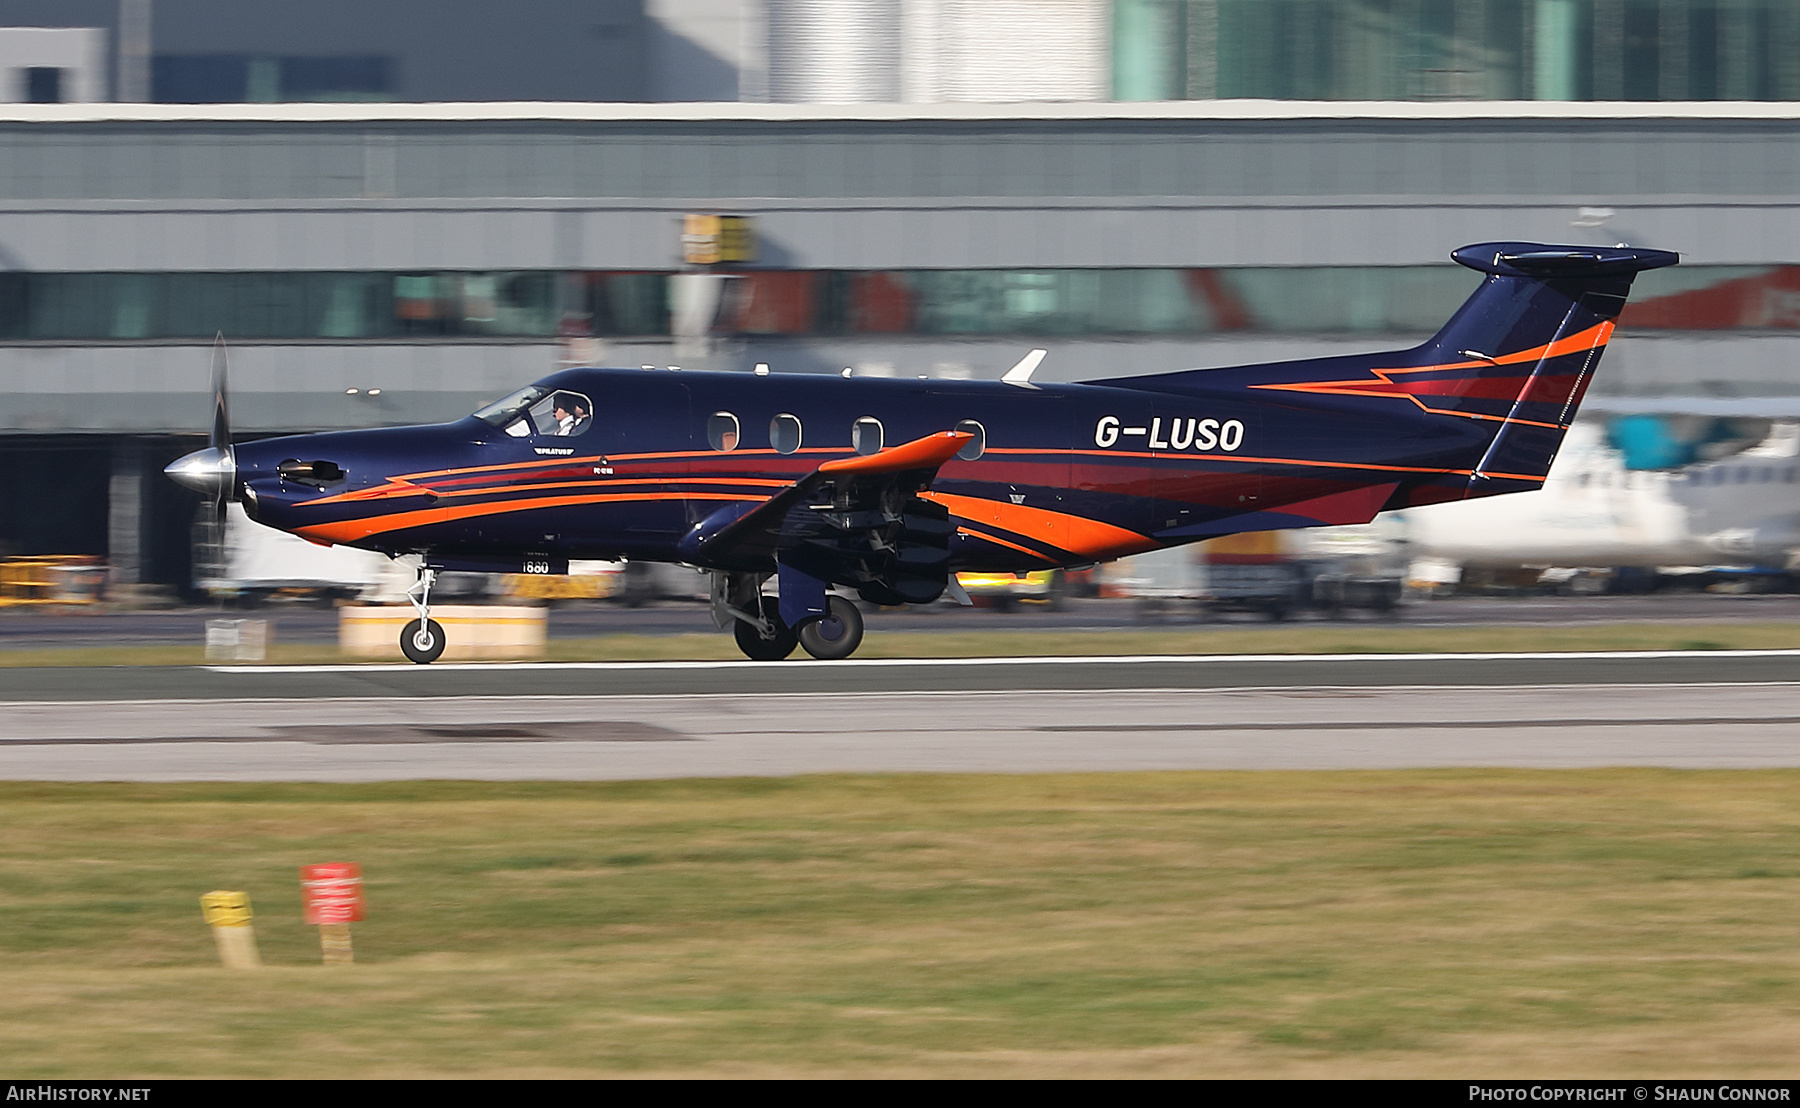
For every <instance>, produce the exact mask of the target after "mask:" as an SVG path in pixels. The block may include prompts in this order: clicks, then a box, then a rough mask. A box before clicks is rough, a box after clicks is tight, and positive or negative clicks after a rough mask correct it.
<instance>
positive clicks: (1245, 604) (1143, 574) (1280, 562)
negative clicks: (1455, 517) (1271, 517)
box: [1107, 520, 1406, 620]
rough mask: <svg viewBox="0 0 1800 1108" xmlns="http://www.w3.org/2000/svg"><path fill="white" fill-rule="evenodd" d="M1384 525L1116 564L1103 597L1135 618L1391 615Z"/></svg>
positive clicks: (1393, 579) (1397, 542)
mask: <svg viewBox="0 0 1800 1108" xmlns="http://www.w3.org/2000/svg"><path fill="white" fill-rule="evenodd" d="M1398 529H1399V525H1398V523H1396V522H1395V521H1392V520H1377V521H1376V522H1374V523H1367V524H1358V525H1354V526H1346V527H1324V528H1314V529H1311V530H1307V531H1254V532H1248V533H1245V534H1241V535H1229V536H1226V537H1224V538H1218V539H1212V540H1209V541H1207V542H1203V543H1199V544H1196V545H1195V546H1190V547H1175V548H1173V549H1168V550H1157V551H1151V552H1149V553H1147V554H1138V555H1134V556H1132V557H1130V558H1125V559H1122V560H1120V561H1119V562H1118V563H1116V568H1115V570H1114V572H1113V573H1112V574H1111V575H1109V577H1108V589H1107V591H1108V593H1109V594H1110V595H1113V596H1127V597H1131V598H1134V599H1135V600H1136V601H1137V602H1138V613H1139V617H1140V618H1142V619H1147V620H1148V619H1156V618H1158V617H1160V616H1162V615H1163V614H1165V613H1167V612H1170V611H1174V610H1179V609H1181V608H1184V607H1185V608H1190V609H1193V610H1195V611H1199V612H1203V613H1211V612H1220V611H1254V612H1261V613H1263V614H1264V615H1266V616H1268V617H1269V618H1270V619H1285V618H1286V617H1287V616H1288V615H1290V614H1291V613H1293V612H1296V611H1301V610H1305V609H1317V610H1320V611H1322V612H1324V613H1325V614H1326V615H1328V616H1332V617H1336V616H1339V615H1342V614H1343V613H1344V612H1345V611H1347V610H1349V609H1356V608H1362V609H1369V610H1372V611H1376V612H1388V611H1392V610H1393V609H1394V608H1395V607H1397V606H1398V604H1399V603H1400V597H1401V594H1402V592H1403V591H1404V587H1405V569H1406V558H1405V553H1404V550H1405V546H1404V543H1403V542H1402V541H1401V539H1400V538H1399V535H1398Z"/></svg>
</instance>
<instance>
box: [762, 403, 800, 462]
mask: <svg viewBox="0 0 1800 1108" xmlns="http://www.w3.org/2000/svg"><path fill="white" fill-rule="evenodd" d="M769 445H770V446H773V447H774V448H775V452H776V453H777V454H792V453H793V452H794V451H796V450H799V449H800V417H799V416H793V415H788V414H787V413H786V412H783V413H782V414H780V415H778V416H776V417H775V418H774V419H771V420H770V421H769Z"/></svg>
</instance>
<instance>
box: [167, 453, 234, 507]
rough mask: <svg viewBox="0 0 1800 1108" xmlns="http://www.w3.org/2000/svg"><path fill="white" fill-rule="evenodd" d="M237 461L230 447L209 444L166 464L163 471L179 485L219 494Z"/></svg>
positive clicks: (215, 494) (197, 490)
mask: <svg viewBox="0 0 1800 1108" xmlns="http://www.w3.org/2000/svg"><path fill="white" fill-rule="evenodd" d="M236 461H237V459H235V458H233V457H232V455H231V451H230V450H229V449H226V450H221V449H219V448H217V447H213V446H209V447H207V448H206V449H204V450H196V451H194V452H193V453H192V454H184V455H182V456H181V457H179V458H177V459H175V460H174V461H172V462H170V463H169V464H168V465H167V466H165V467H164V468H163V472H164V473H166V474H168V476H169V479H170V480H172V481H174V482H175V483H176V484H178V485H185V486H187V487H188V488H190V489H193V490H194V491H195V492H205V493H211V494H213V495H214V496H217V495H218V494H219V493H220V492H221V491H223V490H224V489H225V487H226V483H227V482H228V481H229V480H230V479H231V476H232V474H233V473H234V472H235V471H236V469H237V465H236Z"/></svg>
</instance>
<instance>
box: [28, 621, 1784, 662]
mask: <svg viewBox="0 0 1800 1108" xmlns="http://www.w3.org/2000/svg"><path fill="white" fill-rule="evenodd" d="M1795 649H1800V624H1795V623H1685V622H1684V623H1652V622H1644V623H1603V624H1584V625H1582V626H1578V627H1545V626H1535V625H1526V626H1498V627H1406V626H1396V625H1393V624H1296V625H1291V626H1281V627H1212V628H1206V627H1201V628H1185V629H1179V630H1116V631H1115V630H1099V631H1081V630H1070V629H1068V628H1047V629H1045V630H1043V631H897V632H895V631H881V630H879V626H878V625H877V628H876V629H875V630H872V631H871V632H870V634H869V637H868V638H867V639H866V640H865V641H864V643H863V645H862V648H861V649H860V650H858V651H857V654H856V656H857V657H858V658H982V657H1046V656H1068V655H1086V656H1099V655H1109V654H1110V655H1118V654H1424V653H1438V652H1452V653H1490V652H1492V653H1515V652H1520V651H1565V650H1569V651H1585V650H1795ZM545 657H546V658H547V659H548V660H550V661H556V662H638V661H727V660H741V659H742V658H743V655H742V654H741V653H739V652H738V649H737V646H736V645H735V644H734V643H733V641H732V639H731V636H730V635H727V634H693V635H686V634H684V635H604V636H599V637H595V638H586V639H552V640H550V644H549V649H548V651H547V652H546V655H545ZM795 657H796V658H800V657H803V655H801V654H799V653H796V654H795ZM348 660H350V659H346V658H345V657H344V656H343V655H341V654H339V653H338V650H337V648H336V647H335V646H333V645H330V644H304V643H294V644H280V643H278V644H276V645H275V646H274V647H272V648H271V649H270V651H269V657H268V661H269V662H270V663H273V664H277V665H302V664H323V663H336V662H343V661H348ZM381 660H382V661H387V662H399V661H401V660H402V658H401V656H400V651H399V649H398V648H397V647H396V648H395V650H394V655H393V657H392V658H387V659H381ZM205 661H206V656H205V651H204V650H203V649H202V648H201V647H200V646H198V645H195V646H118V647H91V648H81V649H73V648H71V649H53V650H33V649H13V650H0V667H37V666H183V665H202V664H204V663H205Z"/></svg>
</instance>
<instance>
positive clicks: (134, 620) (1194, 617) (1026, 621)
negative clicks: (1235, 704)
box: [0, 592, 1800, 650]
mask: <svg viewBox="0 0 1800 1108" xmlns="http://www.w3.org/2000/svg"><path fill="white" fill-rule="evenodd" d="M219 616H252V617H255V618H258V619H266V620H268V621H269V623H270V627H271V631H272V633H273V635H274V638H275V641H276V642H281V643H290V644H291V643H314V644H323V643H331V642H336V641H337V633H338V615H337V613H336V612H335V611H331V610H317V609H311V608H305V607H298V606H295V605H273V606H270V607H267V608H259V609H256V610H253V611H226V610H221V609H217V608H188V609H179V610H171V611H107V610H94V611H72V610H69V609H66V608H54V607H48V608H43V609H27V610H14V611H7V612H5V613H3V614H0V650H28V649H36V650H44V649H59V648H62V649H67V648H78V647H107V646H156V645H189V646H191V645H194V644H196V643H200V642H202V641H204V639H205V633H206V621H207V620H208V619H216V618H218V617H219ZM867 618H868V621H869V630H870V633H871V634H880V635H891V634H921V635H928V634H933V633H936V632H940V631H1058V632H1086V631H1119V630H1131V629H1144V628H1150V629H1163V630H1168V629H1180V628H1197V627H1206V628H1211V629H1218V630H1233V629H1241V630H1254V629H1256V628H1259V627H1267V626H1269V624H1268V622H1267V621H1266V620H1265V619H1263V618H1262V617H1261V616H1258V615H1254V614H1249V613H1231V614H1221V615H1218V616H1215V617H1212V618H1207V617H1205V616H1204V615H1203V614H1202V613H1200V612H1199V611H1197V610H1193V609H1186V610H1182V609H1172V610H1169V611H1166V612H1164V613H1162V614H1161V615H1160V616H1159V617H1158V618H1157V619H1156V620H1155V621H1154V622H1148V623H1147V622H1145V620H1144V616H1143V613H1142V612H1140V611H1139V609H1138V606H1137V603H1136V602H1135V601H1132V600H1124V599H1108V600H1085V599H1083V600H1070V601H1068V602H1067V605H1066V606H1065V607H1064V608H1063V609H1062V610H1060V611H1051V610H1049V609H1048V608H1046V607H1044V606H1043V605H1038V604H1031V605H1023V606H1021V607H1020V608H1018V609H1016V610H1014V611H1010V612H1000V611H994V610H992V609H988V608H981V609H970V608H959V607H956V606H955V605H952V604H935V605H924V606H920V607H909V608H905V609H883V610H881V611H878V612H872V613H870V614H869V616H868V617H867ZM1796 619H1800V596H1796V595H1789V594H1761V595H1724V594H1717V593H1688V592H1676V593H1653V594H1650V595H1644V596H1455V597H1446V598H1443V599H1438V600H1431V601H1424V602H1420V603H1413V604H1407V605H1405V606H1404V607H1403V608H1402V609H1401V610H1400V612H1399V613H1398V614H1397V615H1395V616H1394V617H1393V618H1392V619H1378V618H1377V617H1375V616H1373V615H1372V614H1370V613H1366V612H1361V613H1355V614H1354V615H1353V616H1352V617H1351V618H1349V619H1347V620H1345V621H1341V622H1340V624H1339V625H1340V626H1354V625H1356V624H1362V623H1370V622H1381V623H1397V624H1399V625H1401V626H1407V627H1491V626H1532V627H1544V626H1561V627H1572V626H1589V625H1594V624H1601V623H1618V622H1632V621H1655V622H1657V623H1764V622H1777V621H1792V620H1796ZM1298 622H1303V623H1309V624H1324V623H1326V622H1327V621H1325V620H1324V618H1323V617H1322V616H1319V615H1318V614H1316V613H1314V614H1312V615H1309V616H1305V617H1303V618H1302V619H1301V620H1300V621H1298ZM714 633H716V632H715V629H714V627H713V625H712V619H711V617H710V616H709V615H708V614H707V609H706V606H705V605H704V604H700V603H693V602H677V601H664V602H659V603H656V604H651V605H647V606H645V607H642V608H624V607H620V606H618V605H614V604H570V605H567V606H563V607H556V608H552V609H550V612H549V635H550V637H551V638H553V639H577V638H589V637H593V636H597V635H616V634H635V635H677V634H702V635H707V634H714Z"/></svg>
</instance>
